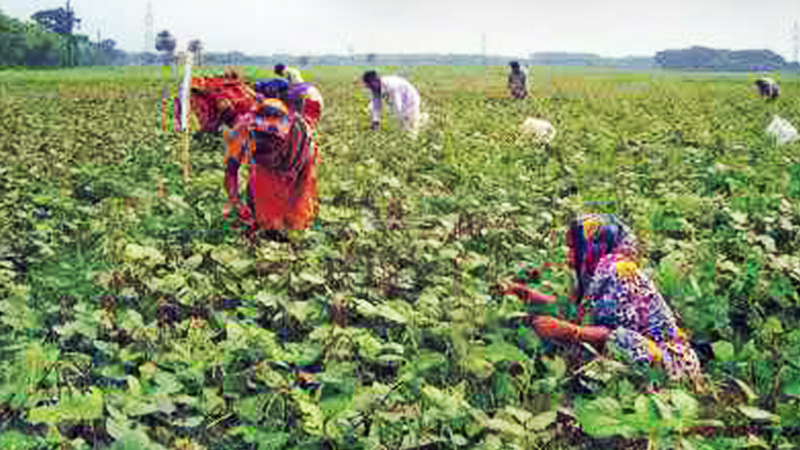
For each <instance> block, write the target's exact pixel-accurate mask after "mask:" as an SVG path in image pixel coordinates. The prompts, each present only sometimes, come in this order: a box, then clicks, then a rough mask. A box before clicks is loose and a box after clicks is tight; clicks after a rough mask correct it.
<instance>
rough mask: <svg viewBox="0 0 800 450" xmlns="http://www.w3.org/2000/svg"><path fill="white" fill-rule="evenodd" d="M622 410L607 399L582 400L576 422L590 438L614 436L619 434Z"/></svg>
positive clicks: (611, 400)
mask: <svg viewBox="0 0 800 450" xmlns="http://www.w3.org/2000/svg"><path fill="white" fill-rule="evenodd" d="M621 415H622V409H621V408H620V406H619V403H618V402H617V401H616V400H614V399H612V398H609V397H600V398H598V399H597V400H589V401H586V400H583V401H581V402H580V403H579V404H578V411H577V416H578V422H579V423H580V424H581V426H582V427H583V429H584V431H586V432H587V433H589V434H591V435H592V436H614V435H617V434H620V431H621V428H622V427H621V423H620V417H621Z"/></svg>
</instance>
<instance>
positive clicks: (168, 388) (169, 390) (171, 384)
mask: <svg viewBox="0 0 800 450" xmlns="http://www.w3.org/2000/svg"><path fill="white" fill-rule="evenodd" d="M155 380H156V384H158V393H159V394H175V393H178V392H180V391H181V390H182V389H183V385H182V384H181V383H180V382H179V381H178V379H177V378H176V377H175V375H173V374H171V373H169V372H164V371H163V370H159V371H158V372H157V373H156V376H155Z"/></svg>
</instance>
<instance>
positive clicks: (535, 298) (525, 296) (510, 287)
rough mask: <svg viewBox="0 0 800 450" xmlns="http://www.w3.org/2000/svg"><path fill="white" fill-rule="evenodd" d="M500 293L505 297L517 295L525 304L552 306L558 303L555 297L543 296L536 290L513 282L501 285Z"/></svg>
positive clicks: (503, 282)
mask: <svg viewBox="0 0 800 450" xmlns="http://www.w3.org/2000/svg"><path fill="white" fill-rule="evenodd" d="M500 293H501V294H503V295H515V296H517V297H518V298H519V299H520V300H522V301H523V302H525V303H531V304H536V305H550V304H553V303H555V302H556V297H555V296H554V295H547V294H543V293H541V292H539V291H538V290H536V289H533V288H531V287H528V286H526V285H524V284H522V283H519V282H516V281H513V280H505V281H502V282H501V283H500Z"/></svg>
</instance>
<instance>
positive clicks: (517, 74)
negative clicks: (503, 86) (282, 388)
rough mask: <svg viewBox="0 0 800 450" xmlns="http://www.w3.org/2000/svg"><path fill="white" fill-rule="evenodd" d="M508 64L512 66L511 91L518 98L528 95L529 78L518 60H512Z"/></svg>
mask: <svg viewBox="0 0 800 450" xmlns="http://www.w3.org/2000/svg"><path fill="white" fill-rule="evenodd" d="M508 65H509V66H510V67H511V73H510V74H508V90H509V91H511V96H512V97H514V98H517V99H523V98H525V97H527V96H528V79H527V76H526V75H525V72H524V71H523V70H522V68H520V66H519V63H518V62H516V61H511V62H510V63H509V64H508Z"/></svg>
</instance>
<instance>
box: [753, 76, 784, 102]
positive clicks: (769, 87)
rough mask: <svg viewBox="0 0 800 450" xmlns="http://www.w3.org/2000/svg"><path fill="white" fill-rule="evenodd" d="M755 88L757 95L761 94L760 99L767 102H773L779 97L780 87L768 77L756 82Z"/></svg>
mask: <svg viewBox="0 0 800 450" xmlns="http://www.w3.org/2000/svg"><path fill="white" fill-rule="evenodd" d="M756 87H757V88H758V93H759V94H761V97H763V98H766V99H768V100H775V99H776V98H778V96H779V95H781V88H780V86H778V83H777V82H775V80H773V79H772V78H769V77H761V78H759V79H758V80H756Z"/></svg>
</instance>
